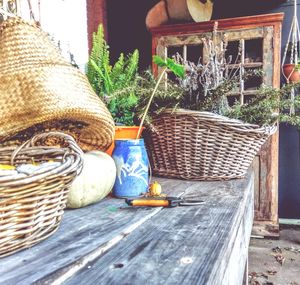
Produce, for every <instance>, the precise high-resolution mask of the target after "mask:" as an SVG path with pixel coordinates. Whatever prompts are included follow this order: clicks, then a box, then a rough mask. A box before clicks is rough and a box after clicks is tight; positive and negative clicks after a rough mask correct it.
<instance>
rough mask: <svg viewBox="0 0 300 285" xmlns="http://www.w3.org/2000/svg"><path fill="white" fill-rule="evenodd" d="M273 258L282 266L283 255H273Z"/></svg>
mask: <svg viewBox="0 0 300 285" xmlns="http://www.w3.org/2000/svg"><path fill="white" fill-rule="evenodd" d="M275 259H276V261H277V262H278V263H279V264H280V265H281V266H282V265H283V263H284V261H285V257H284V256H283V255H281V254H280V255H275Z"/></svg>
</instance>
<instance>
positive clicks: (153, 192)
mask: <svg viewBox="0 0 300 285" xmlns="http://www.w3.org/2000/svg"><path fill="white" fill-rule="evenodd" d="M149 193H150V196H160V195H161V185H160V184H159V183H158V182H157V181H154V183H152V184H151V185H150V188H149Z"/></svg>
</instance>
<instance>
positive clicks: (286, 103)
mask: <svg viewBox="0 0 300 285" xmlns="http://www.w3.org/2000/svg"><path fill="white" fill-rule="evenodd" d="M299 87H300V83H296V84H294V83H290V84H286V85H284V86H283V87H282V88H281V89H275V88H272V87H270V86H262V87H261V88H260V90H259V91H258V92H257V94H256V95H255V97H254V98H253V99H252V100H250V102H248V103H246V104H244V105H241V104H240V103H236V104H235V105H234V106H233V107H232V108H231V110H230V111H228V113H227V114H226V115H227V116H228V117H230V118H236V119H240V120H242V121H244V122H247V123H251V124H257V125H260V126H263V125H272V124H274V123H275V122H276V121H277V120H279V122H284V123H288V124H291V125H294V126H296V127H298V128H300V97H299V96H297V95H296V96H295V97H294V98H292V97H291V93H292V92H296V93H299V92H298V91H299ZM292 110H293V111H292Z"/></svg>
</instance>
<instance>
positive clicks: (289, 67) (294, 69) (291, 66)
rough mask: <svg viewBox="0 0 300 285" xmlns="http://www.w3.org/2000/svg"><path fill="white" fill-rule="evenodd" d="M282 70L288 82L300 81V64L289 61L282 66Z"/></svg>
mask: <svg viewBox="0 0 300 285" xmlns="http://www.w3.org/2000/svg"><path fill="white" fill-rule="evenodd" d="M282 72H283V75H284V77H285V78H286V80H287V82H293V83H297V82H300V64H299V63H298V62H297V63H288V64H284V65H283V66H282Z"/></svg>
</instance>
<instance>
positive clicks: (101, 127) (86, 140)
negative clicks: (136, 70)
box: [0, 18, 114, 150]
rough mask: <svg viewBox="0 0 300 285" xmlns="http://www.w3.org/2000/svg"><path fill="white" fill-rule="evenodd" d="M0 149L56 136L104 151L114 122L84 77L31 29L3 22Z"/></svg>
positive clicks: (0, 35) (0, 40)
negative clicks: (66, 136) (45, 134)
mask: <svg viewBox="0 0 300 285" xmlns="http://www.w3.org/2000/svg"><path fill="white" fill-rule="evenodd" d="M0 105H1V112H0V143H1V144H3V143H4V142H6V143H7V144H11V143H12V144H15V143H22V142H23V141H25V140H27V139H28V138H30V137H32V135H33V134H36V133H43V132H44V131H49V130H57V131H63V132H64V133H67V134H70V135H71V136H73V137H74V138H75V139H76V141H77V142H78V144H79V145H80V147H81V148H82V149H83V150H93V149H99V150H106V149H107V148H108V147H109V146H110V145H111V143H112V140H113V136H114V122H113V119H112V117H111V114H110V113H109V111H108V110H107V108H106V106H105V104H104V103H103V102H102V101H101V100H100V99H99V97H98V96H97V95H96V94H95V93H94V91H93V90H92V88H91V86H90V84H89V82H88V80H87V78H86V76H85V75H84V74H83V73H81V72H80V71H79V70H78V69H76V68H75V67H73V66H71V64H70V63H68V62H67V61H66V60H65V59H64V58H63V57H62V56H61V54H60V52H59V50H58V48H57V47H56V46H55V45H54V44H53V42H52V41H51V40H50V38H49V36H48V35H47V34H46V33H45V32H43V31H42V30H41V29H40V28H39V27H38V26H37V25H36V24H35V23H31V22H27V21H25V20H23V19H20V18H9V19H8V20H6V21H4V22H3V23H2V25H1V26H0Z"/></svg>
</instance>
